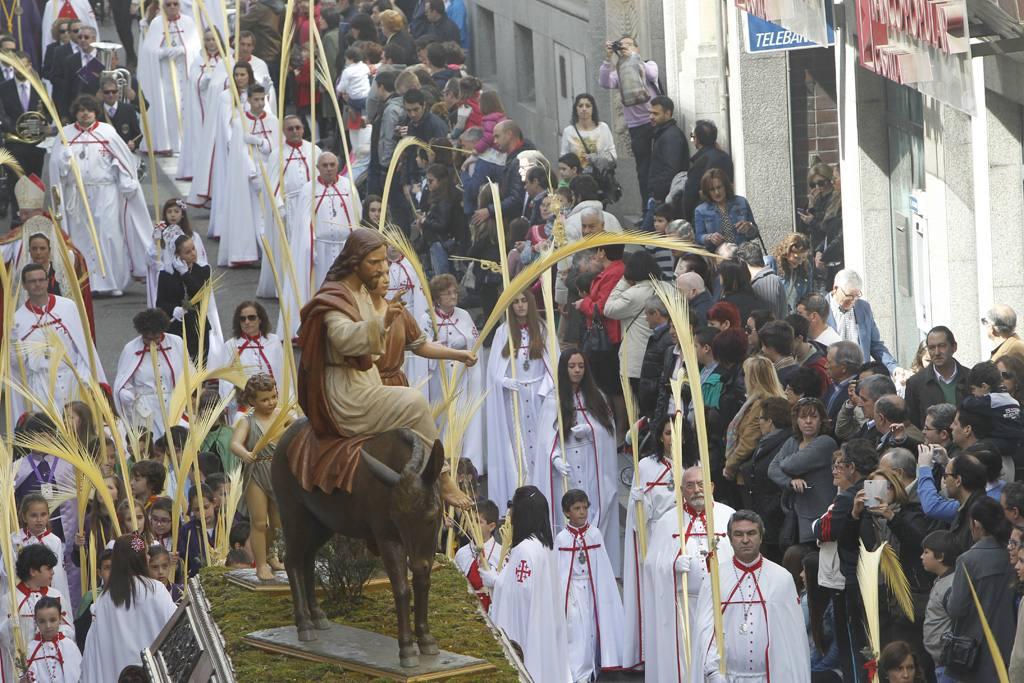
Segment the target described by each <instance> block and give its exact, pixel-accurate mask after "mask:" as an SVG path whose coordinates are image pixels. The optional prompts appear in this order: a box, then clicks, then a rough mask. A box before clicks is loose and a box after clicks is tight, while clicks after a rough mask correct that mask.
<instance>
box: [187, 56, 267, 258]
mask: <svg viewBox="0 0 1024 683" xmlns="http://www.w3.org/2000/svg"><path fill="white" fill-rule="evenodd" d="M215 78H216V80H217V81H218V82H219V80H220V79H219V76H217V75H216V74H215ZM238 98H239V99H238V104H239V106H240V107H241V111H242V113H243V114H244V113H245V112H247V111H249V100H248V97H247V95H246V92H245V91H244V90H243V91H241V92H239V93H238ZM236 111H238V110H237V109H236V108H235V102H234V96H233V95H232V93H231V90H230V89H229V87H228V85H227V80H226V79H225V86H224V89H223V90H222V91H221V92H220V93H219V94H218V95H217V98H216V103H215V104H214V110H213V111H212V112H211V113H210V115H209V118H208V119H207V120H206V121H205V122H204V124H203V131H204V133H203V134H204V140H205V136H206V135H212V140H211V141H210V142H211V144H210V150H211V151H210V154H211V155H212V156H211V164H210V168H211V170H212V173H211V174H210V182H209V184H208V186H207V187H206V189H205V190H203V189H201V187H202V180H203V176H200V177H199V178H198V179H197V180H195V181H193V183H192V188H191V190H190V192H189V196H188V203H189V204H191V205H192V206H202V205H204V204H205V203H206V202H207V201H209V203H210V225H209V227H208V228H207V230H206V234H207V236H208V237H220V236H221V234H222V233H224V232H225V231H226V230H227V229H228V228H229V227H230V226H229V225H228V224H227V221H230V220H232V218H233V216H231V214H230V212H231V207H232V204H233V203H234V202H235V200H237V199H238V197H239V196H245V195H247V194H248V193H249V186H248V179H249V178H250V177H251V176H252V175H253V170H252V169H251V168H250V164H249V160H248V159H246V158H245V155H244V154H242V155H239V154H238V152H239V151H243V150H244V149H245V148H244V147H236V148H235V150H234V151H235V153H234V154H233V155H232V153H231V152H232V150H231V148H230V146H229V144H230V142H231V137H232V134H233V129H234V126H235V125H236V124H237V123H238V116H237V114H236ZM211 129H212V132H211ZM233 181H234V182H233ZM232 193H236V194H232ZM197 195H199V196H198V198H197ZM246 206H248V207H250V208H251V204H248V205H246ZM238 219H239V220H242V221H245V222H246V223H248V224H250V225H251V224H252V221H253V217H252V216H251V215H250V216H238ZM220 251H222V252H223V251H224V247H223V246H222V247H221V248H220ZM222 260H224V257H223V256H219V257H218V264H219V265H227V263H226V262H225V263H220V262H221V261H222Z"/></svg>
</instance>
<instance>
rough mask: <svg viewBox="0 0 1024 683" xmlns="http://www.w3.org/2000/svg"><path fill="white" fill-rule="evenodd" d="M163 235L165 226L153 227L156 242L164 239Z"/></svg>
mask: <svg viewBox="0 0 1024 683" xmlns="http://www.w3.org/2000/svg"><path fill="white" fill-rule="evenodd" d="M163 236H164V231H163V228H153V241H154V242H159V241H160V240H161V239H163Z"/></svg>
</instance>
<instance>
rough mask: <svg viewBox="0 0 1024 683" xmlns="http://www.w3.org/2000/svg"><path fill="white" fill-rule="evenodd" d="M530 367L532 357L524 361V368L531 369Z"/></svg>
mask: <svg viewBox="0 0 1024 683" xmlns="http://www.w3.org/2000/svg"><path fill="white" fill-rule="evenodd" d="M529 369H530V359H529V358H527V359H526V360H524V361H523V370H529Z"/></svg>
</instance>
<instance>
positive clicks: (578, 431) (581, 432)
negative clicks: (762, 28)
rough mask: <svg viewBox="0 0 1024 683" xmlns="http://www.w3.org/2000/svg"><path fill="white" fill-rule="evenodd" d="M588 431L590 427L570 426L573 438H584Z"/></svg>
mask: <svg viewBox="0 0 1024 683" xmlns="http://www.w3.org/2000/svg"><path fill="white" fill-rule="evenodd" d="M589 431H590V425H573V426H572V433H573V435H574V436H578V437H580V438H582V437H584V436H586V434H587V433H588V432H589Z"/></svg>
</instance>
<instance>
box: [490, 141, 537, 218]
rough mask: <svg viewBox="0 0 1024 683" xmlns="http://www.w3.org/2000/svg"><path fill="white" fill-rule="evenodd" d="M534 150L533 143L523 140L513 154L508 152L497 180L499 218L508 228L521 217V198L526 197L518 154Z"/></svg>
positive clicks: (492, 211)
mask: <svg viewBox="0 0 1024 683" xmlns="http://www.w3.org/2000/svg"><path fill="white" fill-rule="evenodd" d="M532 149H534V146H533V143H532V142H530V141H529V140H523V144H522V145H521V146H520V147H519V149H517V150H516V151H514V152H510V153H509V155H508V157H507V158H506V160H505V168H504V169H503V170H502V172H501V177H500V178H499V179H498V195H499V196H500V197H501V217H502V220H503V221H504V223H505V225H506V226H508V224H509V223H511V222H512V220H513V219H515V218H522V216H523V198H524V197H525V196H526V186H525V185H523V175H522V172H521V171H520V170H519V154H520V152H525V151H527V150H532ZM491 215H492V216H493V215H494V208H493V207H492V208H491Z"/></svg>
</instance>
